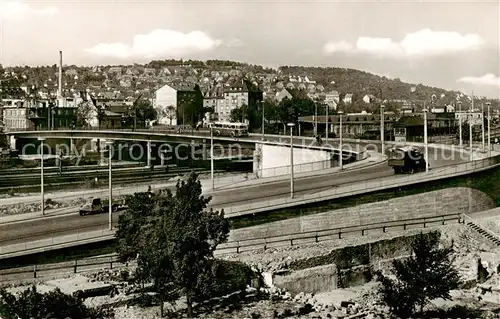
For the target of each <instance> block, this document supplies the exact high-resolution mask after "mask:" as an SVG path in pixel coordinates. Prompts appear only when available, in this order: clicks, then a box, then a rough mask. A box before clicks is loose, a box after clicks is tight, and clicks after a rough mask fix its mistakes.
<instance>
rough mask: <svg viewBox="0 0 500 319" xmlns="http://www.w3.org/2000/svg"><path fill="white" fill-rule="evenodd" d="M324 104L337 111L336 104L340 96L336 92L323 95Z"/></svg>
mask: <svg viewBox="0 0 500 319" xmlns="http://www.w3.org/2000/svg"><path fill="white" fill-rule="evenodd" d="M324 100H325V104H326V105H328V106H330V108H333V109H334V110H336V109H337V104H339V102H340V94H339V92H337V91H331V92H327V93H325V94H324Z"/></svg>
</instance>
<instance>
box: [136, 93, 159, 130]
mask: <svg viewBox="0 0 500 319" xmlns="http://www.w3.org/2000/svg"><path fill="white" fill-rule="evenodd" d="M157 115H158V114H157V112H156V110H155V109H154V107H153V104H152V103H151V102H150V101H149V100H145V99H142V100H139V101H137V103H136V105H135V116H136V117H137V120H139V123H142V124H143V125H144V124H145V123H146V121H153V120H155V119H156V117H157Z"/></svg>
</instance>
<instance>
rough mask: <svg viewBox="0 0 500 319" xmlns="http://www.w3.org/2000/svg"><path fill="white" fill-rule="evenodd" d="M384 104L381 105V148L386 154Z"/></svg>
mask: <svg viewBox="0 0 500 319" xmlns="http://www.w3.org/2000/svg"><path fill="white" fill-rule="evenodd" d="M384 107H385V106H384V104H382V105H380V143H381V150H382V154H385V152H384Z"/></svg>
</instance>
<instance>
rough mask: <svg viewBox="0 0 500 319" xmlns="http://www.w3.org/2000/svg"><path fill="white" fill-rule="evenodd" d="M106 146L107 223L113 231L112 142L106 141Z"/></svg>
mask: <svg viewBox="0 0 500 319" xmlns="http://www.w3.org/2000/svg"><path fill="white" fill-rule="evenodd" d="M106 145H107V146H108V153H109V154H108V161H109V163H108V166H109V177H108V180H109V181H108V187H109V202H108V223H109V230H112V229H113V224H112V222H113V220H112V218H111V214H112V212H113V187H112V180H111V176H112V174H111V158H112V157H113V152H112V151H111V150H112V146H113V142H111V141H107V142H106Z"/></svg>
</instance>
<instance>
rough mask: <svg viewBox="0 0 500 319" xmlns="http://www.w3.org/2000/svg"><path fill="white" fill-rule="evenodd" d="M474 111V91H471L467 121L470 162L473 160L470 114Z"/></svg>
mask: <svg viewBox="0 0 500 319" xmlns="http://www.w3.org/2000/svg"><path fill="white" fill-rule="evenodd" d="M473 111H474V91H472V102H471V104H470V121H469V149H470V160H471V161H473V160H474V156H473V155H472V112H473Z"/></svg>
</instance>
